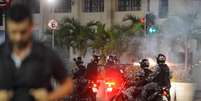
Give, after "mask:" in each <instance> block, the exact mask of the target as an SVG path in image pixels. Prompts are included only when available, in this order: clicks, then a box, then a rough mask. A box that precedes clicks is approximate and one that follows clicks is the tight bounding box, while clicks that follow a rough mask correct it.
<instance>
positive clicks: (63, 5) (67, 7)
mask: <svg viewBox="0 0 201 101" xmlns="http://www.w3.org/2000/svg"><path fill="white" fill-rule="evenodd" d="M57 1H58V4H57V5H56V7H55V12H56V13H66V12H71V9H72V0H57Z"/></svg>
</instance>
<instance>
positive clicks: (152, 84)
mask: <svg viewBox="0 0 201 101" xmlns="http://www.w3.org/2000/svg"><path fill="white" fill-rule="evenodd" d="M74 60H75V63H76V65H77V67H78V68H79V69H78V70H77V71H74V79H78V78H82V79H83V78H86V79H87V80H90V81H96V80H99V79H101V78H100V76H101V75H102V73H101V72H103V71H104V79H108V78H109V79H112V80H113V81H116V84H119V85H121V84H122V83H123V82H124V81H126V80H128V79H127V77H125V75H135V77H136V76H137V77H140V80H138V81H136V80H135V79H129V80H128V81H129V82H135V83H130V84H129V87H128V88H129V90H130V89H132V88H133V86H136V85H137V86H138V88H141V90H140V92H138V95H140V98H141V100H140V101H156V100H148V99H147V98H148V96H150V95H151V94H149V93H148V92H149V91H150V90H152V91H153V90H155V91H156V90H158V89H159V88H160V89H162V88H166V89H167V95H168V96H167V99H168V101H170V99H171V98H170V93H169V89H170V87H171V83H170V70H169V67H168V65H167V64H166V63H165V62H166V57H165V55H163V54H159V55H158V56H157V58H156V61H157V65H156V66H155V70H154V71H152V70H151V69H150V68H149V60H148V59H142V60H141V61H140V62H139V64H140V68H141V70H140V71H138V72H137V73H133V74H126V72H123V71H124V69H125V68H127V67H126V66H124V65H122V64H120V61H119V59H118V58H117V56H113V55H109V56H108V57H107V58H106V63H105V64H99V60H100V56H98V55H93V56H92V59H91V62H90V63H88V64H87V66H86V67H85V66H84V65H83V60H82V58H81V57H78V58H77V59H74ZM102 67H104V69H103V71H101V69H100V68H102ZM133 68H135V67H133ZM131 77H132V76H131ZM136 82H137V83H136ZM82 86H83V85H82ZM79 90H81V89H79ZM127 90H128V89H127ZM134 90H135V91H134ZM130 91H134V92H135V93H136V89H135V88H133V90H130ZM133 99H134V98H131V99H130V100H131V101H133Z"/></svg>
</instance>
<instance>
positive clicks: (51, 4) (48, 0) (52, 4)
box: [47, 0, 56, 48]
mask: <svg viewBox="0 0 201 101" xmlns="http://www.w3.org/2000/svg"><path fill="white" fill-rule="evenodd" d="M55 1H56V0H47V2H48V4H49V5H50V6H51V7H52V14H53V18H54V6H55ZM52 48H54V29H52Z"/></svg>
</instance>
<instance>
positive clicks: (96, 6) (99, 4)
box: [83, 0, 104, 12]
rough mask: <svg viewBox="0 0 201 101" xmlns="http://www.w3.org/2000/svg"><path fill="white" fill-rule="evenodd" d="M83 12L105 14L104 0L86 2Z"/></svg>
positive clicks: (88, 0) (86, 0)
mask: <svg viewBox="0 0 201 101" xmlns="http://www.w3.org/2000/svg"><path fill="white" fill-rule="evenodd" d="M83 11H84V12H103V11H104V0H84V3H83Z"/></svg>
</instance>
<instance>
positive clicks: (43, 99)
mask: <svg viewBox="0 0 201 101" xmlns="http://www.w3.org/2000/svg"><path fill="white" fill-rule="evenodd" d="M31 95H32V96H33V97H34V99H35V100H36V101H48V92H47V90H46V89H34V90H31Z"/></svg>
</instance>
